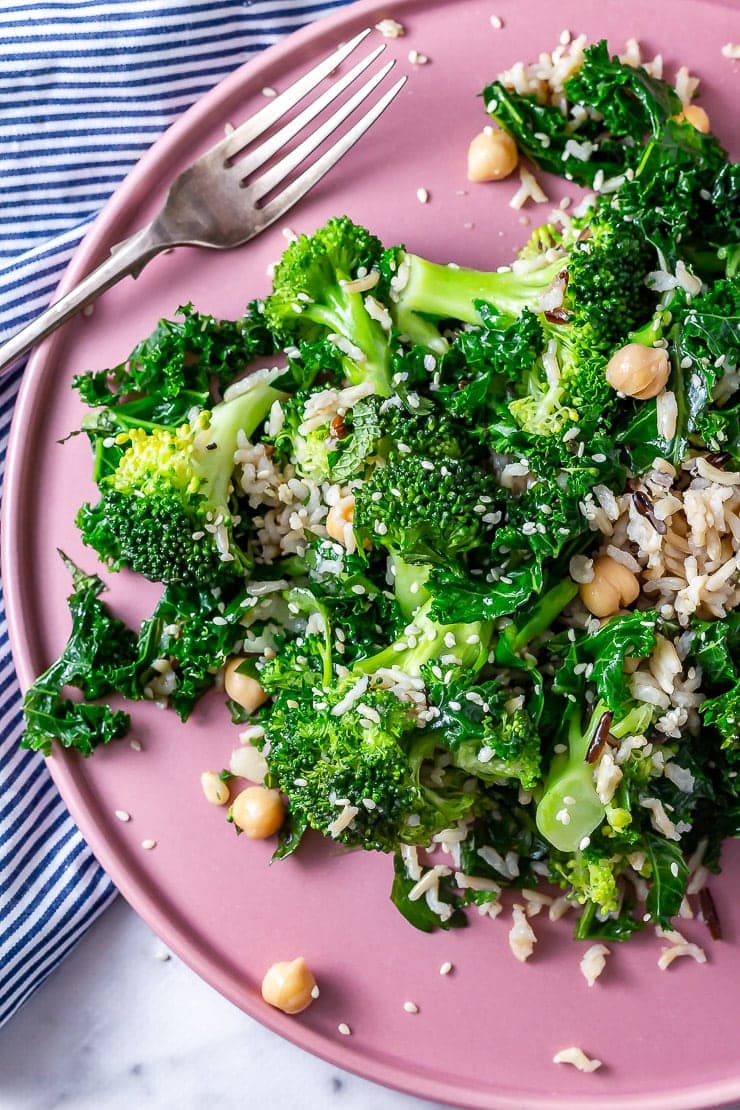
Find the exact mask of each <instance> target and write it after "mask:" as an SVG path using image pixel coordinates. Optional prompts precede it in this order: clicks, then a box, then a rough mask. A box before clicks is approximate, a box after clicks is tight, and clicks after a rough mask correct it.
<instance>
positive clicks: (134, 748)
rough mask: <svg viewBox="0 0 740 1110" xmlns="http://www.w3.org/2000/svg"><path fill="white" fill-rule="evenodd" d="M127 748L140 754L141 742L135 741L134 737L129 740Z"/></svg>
mask: <svg viewBox="0 0 740 1110" xmlns="http://www.w3.org/2000/svg"><path fill="white" fill-rule="evenodd" d="M128 746H129V747H130V748H131V750H132V751H135V752H140V751H141V740H137V739H136V737H133V739H131V740H129V742H128Z"/></svg>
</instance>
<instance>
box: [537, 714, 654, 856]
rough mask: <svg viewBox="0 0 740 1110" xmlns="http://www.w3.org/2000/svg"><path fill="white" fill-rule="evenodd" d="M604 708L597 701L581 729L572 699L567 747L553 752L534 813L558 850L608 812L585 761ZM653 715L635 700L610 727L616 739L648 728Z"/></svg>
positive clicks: (574, 844) (572, 845) (576, 842)
mask: <svg viewBox="0 0 740 1110" xmlns="http://www.w3.org/2000/svg"><path fill="white" fill-rule="evenodd" d="M606 710H607V705H606V702H603V701H600V702H598V704H597V705H596V707H595V709H594V711H593V713H592V714H591V718H590V720H589V723H588V725H587V727H586V729H585V731H584V730H583V728H582V720H581V709H580V707H579V706H578V705H571V707H570V709H569V710H568V711H567V712H566V714H565V719H564V722H563V723H564V725H565V726H566V727H567V730H568V750H567V751H566V752H558V753H556V754H555V756H553V760H552V763H551V764H550V770H549V771H548V773H547V777H546V778H545V784H544V790H543V793H542V796H541V798H540V800H539V802H538V804H537V814H536V821H537V828H538V829H539V830H540V832H541V833H542V835H543V836H544V837H545V838H546V839H547V840H549V842H550V843H551V844H552V845H553V846H554V847H555V848H557V849H558V850H559V851H561V852H575V851H576V850H578V849H579V846H580V844H581V841H582V840H583V838H584V837H586V836H590V835H591V833H592V832H593V831H594V829H596V828H598V826H599V825H600V824H601V822H602V821H603V820H604V817H605V816H606V805H604V803H603V802H602V801H601V800H600V799H599V796H598V794H597V793H596V786H595V784H594V768H593V764H591V763H587V762H586V754H587V752H588V748H589V745H590V743H591V741H592V740H593V738H594V735H595V733H596V729H597V728H598V726H599V722H600V721H601V718H602V717H603V715H604V713H605V712H606ZM651 717H652V709H651V708H650V706H649V705H642V706H638V707H637V708H635V709H632V710H631V711H630V712H629V713H628V714H627V715H626V716H625V717H623V718H622V719H621V721H618V722H616V723H612V724H611V725H610V726H609V732H610V734H611V735H612V736H613V737H614V739H615V740H621V739H622V738H623V737H625V736H628V735H630V734H632V733H635V734H639V733H641V732H644V731H645V730H646V729H647V728H648V726H649V724H650V720H651ZM565 814H567V819H566V820H564V819H563V818H564V815H565Z"/></svg>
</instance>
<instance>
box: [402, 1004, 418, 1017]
mask: <svg viewBox="0 0 740 1110" xmlns="http://www.w3.org/2000/svg"><path fill="white" fill-rule="evenodd" d="M403 1008H404V1010H405V1011H406V1013H407V1014H418V1012H419V1007H418V1006H417V1005H416V1003H415V1002H404V1004H403Z"/></svg>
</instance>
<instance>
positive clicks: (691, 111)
mask: <svg viewBox="0 0 740 1110" xmlns="http://www.w3.org/2000/svg"><path fill="white" fill-rule="evenodd" d="M673 118H674V119H675V120H677V121H678V123H683V122H684V120H685V121H686V123H690V124H691V126H692V127H695V128H696V130H697V131H701V133H702V135H708V134H709V132H710V131H711V129H712V128H711V124H710V123H709V116H708V115H707V113H706V112H705V111H704V109H703V108H700V107H699V105H698V104H685V105H684V108H683V111H682V112H679V114H678V115H677V116H674V117H673Z"/></svg>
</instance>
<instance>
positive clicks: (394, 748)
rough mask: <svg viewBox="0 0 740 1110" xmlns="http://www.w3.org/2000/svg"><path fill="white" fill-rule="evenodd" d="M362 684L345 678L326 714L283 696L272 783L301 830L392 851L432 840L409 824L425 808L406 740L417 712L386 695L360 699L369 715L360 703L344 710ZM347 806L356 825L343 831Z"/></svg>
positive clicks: (273, 738) (275, 717)
mask: <svg viewBox="0 0 740 1110" xmlns="http://www.w3.org/2000/svg"><path fill="white" fill-rule="evenodd" d="M356 683H357V679H356V678H355V679H352V680H345V681H344V682H343V683H341V684H338V685H337V686H336V687H335V688H334V689H333V690H332V692H331V694H330V695H327V694H326V693H323V694H322V701H323V702H324V708H321V709H317V708H310V707H307V706H306V705H305V704H303V703H302V702H301V701H299V700H298V699H297V697H296V693H295V692H284V693H281V694H279V695H278V697H277V698H276V700H275V704H274V706H273V707H272V710H271V712H270V716H269V719H268V720H267V723H266V726H265V727H266V730H267V735H268V736H269V740H270V749H269V755H268V765H269V778H268V783H269V785H271V786H276V787H278V788H279V789H280V790H283V791H284V792H285V793H286V794H288V796H289V798H290V815H291V821H292V822H294V823H295V824H297V825H298V826H299V827H301V826H308V827H310V828H313V829H316V830H318V831H319V832H321V833H323V834H324V835H325V836H327V835H328V836H332V837H333V838H334V839H337V840H341V841H342V843H344V844H347V845H349V846H359V847H363V848H367V849H370V850H378V851H384V852H389V851H393V850H394V849H395V847H396V845H397V844H398V842H399V840H401V839H405V840H406V841H407V842H410V843H414V842H418V841H419V838H420V834H421V838H422V839H423V836H424V830H423V829H421V830H420V825H419V823H417V824H416V825H414V824H408V823H407V818H408V817H410V816H412V815H413V814H417V815H418V814H419V813H420V812H421V811H422V809H423V807H424V798H423V794H422V791H421V788H420V786H419V783H418V782H417V781H416V779H415V776H414V773H413V770H412V768H411V764H410V762H409V755H408V751H407V747H406V744H405V740H404V738H405V737H406V736H407V734H409V733H410V731H411V730H412V729H413V719H412V718H411V717H410V714H409V706H408V705H404V704H403V703H402V702H401V701H399V699H398V698H397V697H395V695H394V694H392V693H390V692H388V691H386V690H380V689H378V690H371V689H366V690H364V692H363V693H362V697H361V699H360V698H358V699H356V702H360V704H361V706H362V707H363V709H362V712H360V711H358V709H357V703H355V704H354V705H353V704H349V703H348V704H346V705H344V704H343V701H342V699H343V698H345V699H346V697H347V694H348V693H349V692H350V691H351V690H352V688H353V687H354V688H356ZM365 685H366V686H367V680H365ZM317 700H318V699H317ZM345 805H351V806H352V807H353V808H354V809H355V810H356V812H355V813H354V816H353V819H352V821H351V822H350V824H348V825H347V826H346V827H345V828H344V829H340V828H339V827H336V828H335V826H334V823H335V822H336V821H337V819H338V818H339V817H340V815H341V814H342V812H343V808H344V806H345Z"/></svg>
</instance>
